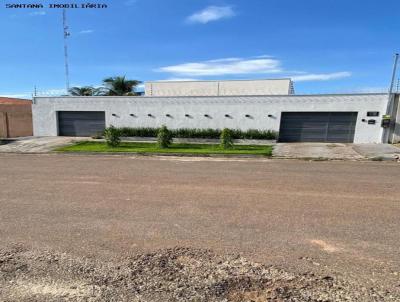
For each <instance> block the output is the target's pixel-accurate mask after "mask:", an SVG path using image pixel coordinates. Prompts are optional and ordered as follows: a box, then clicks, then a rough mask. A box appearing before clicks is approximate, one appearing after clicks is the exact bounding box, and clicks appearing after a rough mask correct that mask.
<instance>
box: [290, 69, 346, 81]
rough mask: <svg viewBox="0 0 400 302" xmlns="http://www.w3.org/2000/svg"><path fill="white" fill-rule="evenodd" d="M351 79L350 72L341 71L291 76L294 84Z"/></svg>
mask: <svg viewBox="0 0 400 302" xmlns="http://www.w3.org/2000/svg"><path fill="white" fill-rule="evenodd" d="M348 77H351V72H348V71H341V72H334V73H306V74H302V75H296V76H292V77H291V78H292V80H293V81H296V82H305V81H330V80H338V79H343V78H348Z"/></svg>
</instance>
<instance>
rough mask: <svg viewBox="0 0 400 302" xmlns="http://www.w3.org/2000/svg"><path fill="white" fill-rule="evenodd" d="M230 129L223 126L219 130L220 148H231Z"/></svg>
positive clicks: (231, 137)
mask: <svg viewBox="0 0 400 302" xmlns="http://www.w3.org/2000/svg"><path fill="white" fill-rule="evenodd" d="M232 134H233V133H232V130H230V129H228V128H225V129H224V130H222V132H221V137H220V141H221V143H220V146H221V148H222V149H232V148H233V136H232Z"/></svg>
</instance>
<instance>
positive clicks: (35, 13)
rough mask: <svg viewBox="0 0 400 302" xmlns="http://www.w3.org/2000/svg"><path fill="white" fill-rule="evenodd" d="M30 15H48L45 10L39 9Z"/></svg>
mask: <svg viewBox="0 0 400 302" xmlns="http://www.w3.org/2000/svg"><path fill="white" fill-rule="evenodd" d="M29 15H30V16H44V15H46V12H44V11H37V12H31V13H29Z"/></svg>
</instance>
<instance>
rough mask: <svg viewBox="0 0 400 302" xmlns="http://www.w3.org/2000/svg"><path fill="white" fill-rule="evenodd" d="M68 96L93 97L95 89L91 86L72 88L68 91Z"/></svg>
mask: <svg viewBox="0 0 400 302" xmlns="http://www.w3.org/2000/svg"><path fill="white" fill-rule="evenodd" d="M68 92H69V94H70V95H73V96H92V95H95V92H96V88H93V87H91V86H84V87H72V88H70V89H69V91H68Z"/></svg>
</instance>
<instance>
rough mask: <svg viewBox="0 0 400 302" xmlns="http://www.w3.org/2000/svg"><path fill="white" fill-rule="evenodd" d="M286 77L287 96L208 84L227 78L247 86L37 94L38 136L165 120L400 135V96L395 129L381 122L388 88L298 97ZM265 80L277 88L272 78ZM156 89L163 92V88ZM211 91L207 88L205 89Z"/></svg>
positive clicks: (368, 136)
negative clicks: (220, 91)
mask: <svg viewBox="0 0 400 302" xmlns="http://www.w3.org/2000/svg"><path fill="white" fill-rule="evenodd" d="M273 81H278V80H273ZM285 81H286V88H285V89H287V93H286V95H274V94H273V93H272V94H264V95H254V94H255V92H256V91H259V90H252V89H250V87H259V86H258V85H260V81H254V83H252V81H231V82H230V81H211V82H206V83H208V84H210V83H212V84H213V85H214V84H215V83H224V84H223V85H224V87H233V88H230V90H229V91H230V92H232V91H238V90H235V89H236V88H234V87H235V85H237V86H240V87H241V88H240V89H243V86H242V84H243V83H244V82H246V83H247V84H246V85H247V88H246V89H247V92H242V94H241V95H232V96H230V95H227V94H228V92H227V90H228V89H227V88H224V89H225V90H224V91H225V92H224V93H225V95H224V96H221V95H204V96H200V95H199V96H192V95H189V96H182V95H180V94H181V93H182V91H184V90H185V89H187V87H188V86H187V85H188V84H187V82H174V83H173V85H174V87H175V88H174V91H175V92H176V91H178V90H179V91H180V92H179V93H177V94H178V95H176V96H152V95H149V94H147V95H146V96H136V97H131V96H129V97H120V96H109V97H107V96H98V97H97V96H94V97H35V98H34V100H33V127H34V134H35V135H37V136H57V135H61V136H91V135H96V134H98V133H102V131H103V130H104V128H105V127H107V126H110V125H114V126H116V127H154V128H155V127H160V126H161V125H166V126H167V127H168V128H171V129H177V128H217V129H222V128H233V129H241V130H248V129H261V130H274V131H277V132H279V141H281V142H342V143H353V142H354V143H381V142H387V138H389V141H396V140H397V141H398V140H400V129H399V127H398V123H397V124H396V125H397V128H396V129H397V131H394V128H395V127H394V123H393V122H394V120H395V119H396V118H395V116H396V114H397V115H398V118H397V119H398V120H400V116H399V114H400V110H397V109H398V98H396V102H395V106H394V108H395V110H393V111H392V124H391V127H390V128H383V127H382V125H381V123H382V120H383V119H384V116H385V115H386V114H387V107H388V106H387V104H388V100H389V97H388V94H384V93H375V94H374V93H371V94H331V95H292V94H290V89H291V87H292V85H291V81H290V80H289V81H287V80H283V81H282V82H285ZM193 83H194V82H193ZM196 83H197V82H196ZM265 83H266V87H269V88H268V89H270V86H268V85H269V82H268V81H266V82H265ZM153 84H154V82H153ZM179 84H181V85H182V89H180V88H179ZM166 85H167V86H168V85H171V83H169V82H168V83H166ZM196 85H197V84H196ZM146 87H149V85H147V86H146ZM165 87H166V86H165ZM165 87H163V88H165ZM191 87H192V86H191ZM153 88H154V87H153ZM220 88H221V86H220ZM237 89H239V88H237ZM257 89H258V88H257ZM260 89H261V88H260ZM157 91H158V93H159V94H162V93H161V91H162V89H161V88H160V87H159V88H157ZM153 93H154V91H153ZM163 93H166V92H165V90H164V92H163ZM197 93H200V91H198V92H197ZM210 93H211V92H210V90H205V94H210ZM396 111H397V112H396ZM394 132H397V134H396V133H394Z"/></svg>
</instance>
